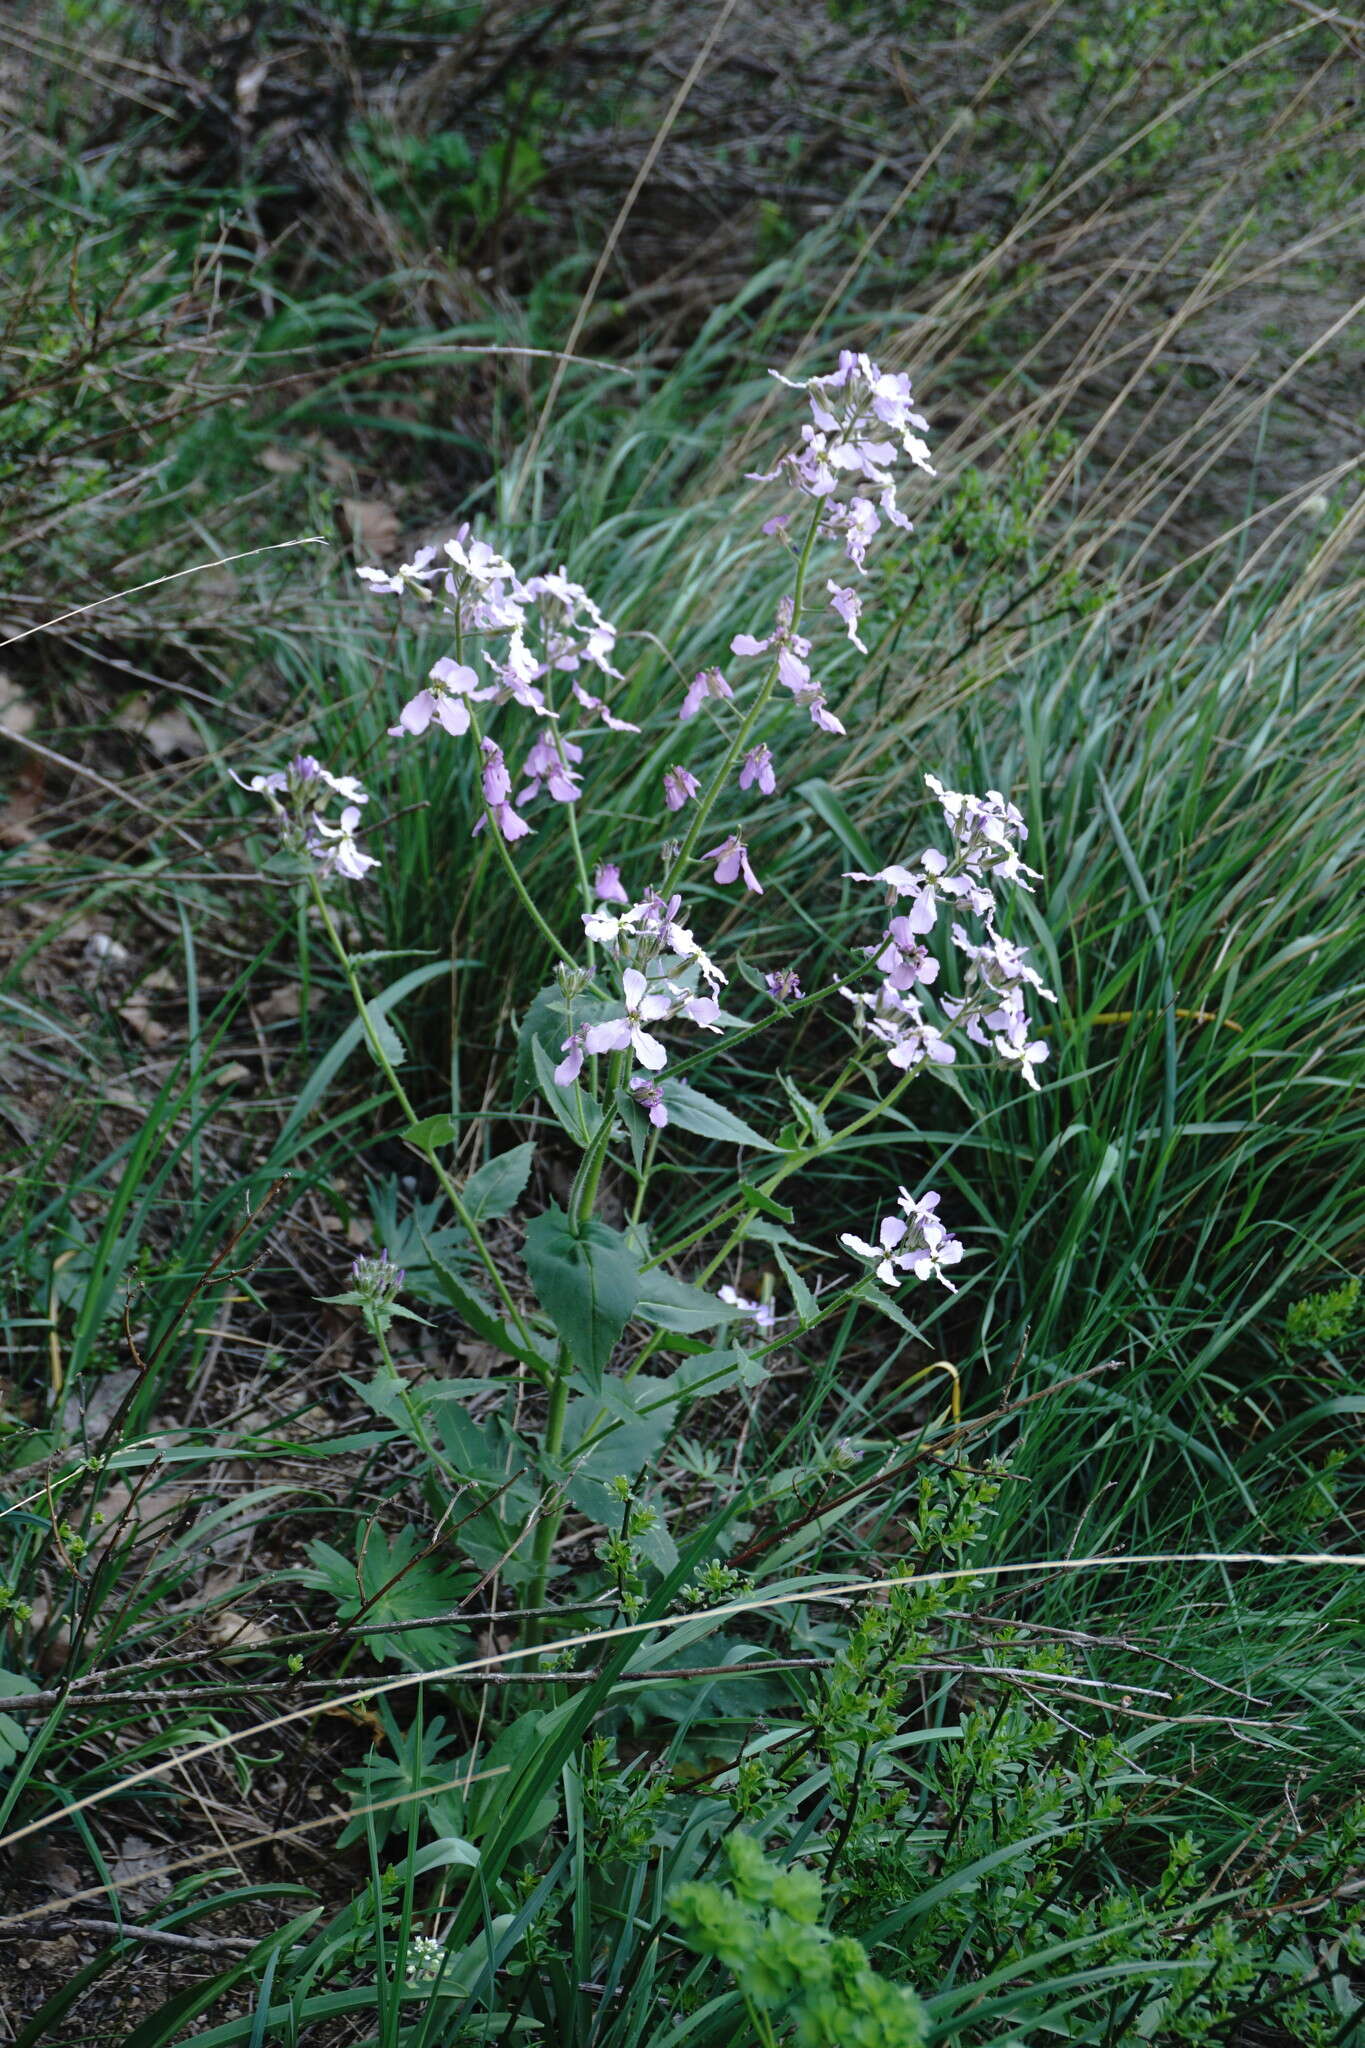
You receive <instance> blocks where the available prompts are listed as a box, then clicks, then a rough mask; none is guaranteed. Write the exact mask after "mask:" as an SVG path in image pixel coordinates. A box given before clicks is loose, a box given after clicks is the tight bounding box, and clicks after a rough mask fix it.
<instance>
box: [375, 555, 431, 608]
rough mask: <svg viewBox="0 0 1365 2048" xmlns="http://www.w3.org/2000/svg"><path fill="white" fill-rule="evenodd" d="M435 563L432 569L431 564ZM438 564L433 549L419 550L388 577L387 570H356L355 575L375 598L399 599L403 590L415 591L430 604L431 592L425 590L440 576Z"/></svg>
mask: <svg viewBox="0 0 1365 2048" xmlns="http://www.w3.org/2000/svg"><path fill="white" fill-rule="evenodd" d="M433 563H436V566H435V567H434V568H433V567H432V564H433ZM440 573H441V568H440V564H439V563H437V562H436V550H435V548H419V549H418V550H417V553H416V554H415V555H414V556H413V558H412V560H411V561H410V562H404V564H403V566H402V568H401V569H395V570H394V572H393V574H392V575H390V574H389V572H388V570H387V569H357V570H356V575H357V576H359V577H360V579H361V581H362V582H363V583H368V584H369V586H370V589H371V590H372V591H373V592H374V594H375V596H376V597H401V596H402V595H403V592H404V591H405V590H414V591H416V593H417V595H418V596H419V597H424V598H425V599H426V600H427V602H428V604H429V603H430V602H431V592H430V591H429V590H428V589H427V588H426V586H427V584H428V583H432V582H434V581H435V579H436V578H437V577H438V576H439V575H440Z"/></svg>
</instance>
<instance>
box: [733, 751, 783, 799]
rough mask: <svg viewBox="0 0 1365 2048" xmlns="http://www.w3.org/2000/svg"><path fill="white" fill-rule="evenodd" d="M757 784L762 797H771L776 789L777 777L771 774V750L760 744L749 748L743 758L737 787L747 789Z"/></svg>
mask: <svg viewBox="0 0 1365 2048" xmlns="http://www.w3.org/2000/svg"><path fill="white" fill-rule="evenodd" d="M755 782H756V783H757V784H758V786H759V788H760V789H761V790H762V792H763V794H764V796H772V794H773V793H774V791H775V790H776V788H777V777H776V776H775V775H774V774H773V757H772V749H771V748H770V747H765V746H763V745H762V744H761V743H760V745H758V746H756V747H750V749H749V751H748V753H747V754H746V755H745V756H744V765H743V767H742V768H741V769H740V771H739V786H740V788H741V789H748V788H749V786H750V785H751V784H752V783H755Z"/></svg>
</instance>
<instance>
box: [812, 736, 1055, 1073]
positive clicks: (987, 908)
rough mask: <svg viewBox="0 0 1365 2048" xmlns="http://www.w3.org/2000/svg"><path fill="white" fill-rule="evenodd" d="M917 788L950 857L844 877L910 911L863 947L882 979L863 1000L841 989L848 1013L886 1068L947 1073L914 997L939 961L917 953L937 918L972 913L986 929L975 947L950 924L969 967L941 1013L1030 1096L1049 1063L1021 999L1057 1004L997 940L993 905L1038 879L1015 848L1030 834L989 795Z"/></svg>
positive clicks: (942, 1050) (946, 1052)
mask: <svg viewBox="0 0 1365 2048" xmlns="http://www.w3.org/2000/svg"><path fill="white" fill-rule="evenodd" d="M924 779H925V782H926V783H927V784H928V786H929V788H930V789H931V790H932V791H933V794H934V795H935V796H936V797H937V799H938V802H939V805H940V807H941V809H942V811H943V815H944V817H945V819H946V820H947V823H948V826H949V829H950V831H951V833H952V839H953V845H952V851H951V852H950V853H944V852H942V850H941V849H940V848H938V847H934V846H931V847H927V848H926V849H925V851H924V852H923V853H922V854H921V855H920V858H919V862H918V864H917V865H916V866H915V867H910V868H907V867H900V866H894V867H887V868H879V869H878V870H877V872H876V873H875V874H871V875H868V874H864V873H862V871H861V870H860V869H852V870H850V871H849V879H850V880H852V881H855V882H882V883H884V884H885V886H886V887H887V889H888V890H889V891H890V892H891V895H892V898H893V900H894V901H898V902H900V903H904V904H906V905H907V906H908V907H907V908H906V909H904V910H902V911H900V912H899V913H898V914H897V915H896V916H895V917H893V918H892V919H891V920H890V922H889V924H888V925H887V927H886V929H885V931H884V932H883V934H882V938H881V942H880V944H878V945H875V946H867V947H864V949H863V950H864V952H865V953H866V955H867V958H868V960H869V961H870V962H871V964H872V966H873V967H874V968H875V969H876V971H877V973H878V974H879V975H880V976H881V980H880V982H879V984H878V986H877V987H876V988H875V989H873V990H871V991H868V990H855V989H849V988H846V989H844V990H843V991H842V993H843V994H844V995H845V996H846V997H847V998H848V1000H849V1001H850V1002H851V1003H852V1004H853V1006H854V1009H855V1011H856V1012H857V1015H858V1019H859V1022H860V1023H861V1025H862V1027H863V1028H864V1029H865V1030H866V1031H868V1032H869V1033H870V1034H871V1036H873V1037H874V1038H878V1039H880V1040H881V1041H882V1042H883V1044H885V1045H886V1047H887V1048H888V1050H887V1058H888V1059H889V1060H890V1061H891V1063H892V1065H893V1066H897V1067H900V1068H901V1069H902V1071H905V1072H913V1071H915V1069H917V1068H918V1067H920V1066H923V1065H924V1064H926V1063H929V1064H933V1065H937V1066H946V1065H949V1064H950V1063H951V1062H952V1061H953V1060H954V1059H955V1058H956V1057H957V1054H956V1049H955V1047H953V1046H952V1045H950V1044H949V1043H948V1041H947V1039H946V1038H945V1037H944V1035H943V1032H942V1031H941V1030H940V1029H939V1027H938V1026H937V1025H936V1024H934V1023H933V1022H932V1021H931V1020H930V1019H929V1017H928V1016H927V1015H926V1014H925V1010H924V1005H923V1003H922V1001H921V1000H920V998H919V996H918V995H917V994H916V993H915V990H916V989H917V988H920V987H928V986H929V985H930V984H931V983H933V982H935V981H936V980H937V979H938V975H939V961H938V959H937V958H936V957H935V955H934V954H932V953H931V952H930V951H929V949H928V947H927V946H926V945H925V944H924V940H925V938H926V937H927V936H928V934H929V933H930V932H932V931H933V930H934V927H935V925H936V923H937V921H938V915H939V911H940V909H941V908H943V907H944V906H945V905H951V906H952V907H953V909H955V910H967V911H971V912H972V913H973V914H974V915H975V916H977V917H979V918H981V919H982V920H983V921H984V923H985V926H986V937H985V941H984V943H982V944H978V943H977V942H976V941H974V940H973V939H972V938H971V937H970V936H969V934H968V933H967V931H966V929H965V927H964V926H963V925H962V924H960V923H957V922H954V923H953V924H952V925H951V927H950V931H949V936H950V938H951V940H952V943H953V945H954V946H955V947H956V948H957V950H958V952H959V953H961V954H962V955H963V956H964V958H965V960H966V962H967V974H966V982H965V991H964V993H963V994H962V995H961V996H944V997H942V998H941V999H940V1003H939V1007H940V1009H941V1010H942V1012H943V1015H944V1016H945V1017H946V1018H947V1019H948V1020H949V1022H950V1023H952V1024H954V1025H956V1026H957V1028H958V1029H959V1030H960V1031H962V1032H963V1033H964V1034H965V1036H966V1037H967V1038H968V1039H970V1040H971V1042H972V1043H973V1044H974V1045H979V1046H982V1047H984V1048H986V1049H987V1050H988V1051H990V1052H993V1053H994V1054H995V1056H996V1058H997V1059H998V1060H1000V1061H1001V1062H1002V1063H1003V1064H1005V1065H1007V1066H1014V1067H1017V1068H1018V1070H1019V1072H1020V1073H1022V1075H1023V1077H1024V1079H1025V1080H1026V1081H1027V1082H1028V1084H1029V1086H1030V1087H1033V1088H1036V1087H1037V1086H1038V1078H1037V1075H1036V1073H1035V1071H1034V1069H1035V1068H1036V1067H1037V1066H1038V1065H1039V1064H1040V1062H1041V1061H1043V1060H1044V1059H1046V1057H1047V1046H1046V1044H1045V1043H1044V1042H1043V1040H1042V1039H1039V1038H1035V1037H1034V1036H1033V1026H1032V1022H1031V1019H1030V1017H1029V1011H1028V993H1027V992H1028V991H1029V990H1032V991H1033V992H1034V993H1035V994H1037V995H1040V996H1043V997H1045V998H1046V999H1047V1000H1048V1001H1049V1002H1055V1001H1056V997H1055V996H1054V994H1053V992H1052V990H1051V989H1050V988H1046V987H1045V986H1044V984H1043V980H1042V977H1041V975H1039V974H1038V972H1037V971H1036V969H1034V968H1033V967H1031V966H1030V965H1029V964H1028V960H1027V958H1026V956H1025V953H1024V950H1023V948H1022V947H1020V946H1016V945H1014V944H1013V943H1012V942H1011V941H1010V940H1008V939H1005V938H1002V937H1001V935H1000V933H999V932H998V931H997V929H996V909H997V906H996V898H995V894H994V890H993V887H992V884H993V883H997V884H998V883H1003V882H1009V883H1013V884H1014V885H1015V886H1016V887H1018V888H1021V889H1028V888H1029V881H1028V877H1029V876H1030V875H1034V874H1036V870H1035V869H1033V868H1030V867H1026V866H1025V864H1024V862H1023V861H1022V860H1021V859H1020V857H1019V845H1020V843H1021V842H1022V841H1023V840H1024V839H1026V838H1027V837H1028V829H1027V827H1026V826H1025V824H1024V820H1023V818H1022V816H1021V815H1020V813H1019V811H1018V810H1017V809H1016V808H1015V806H1014V805H1013V804H1012V803H1009V802H1008V801H1007V800H1006V798H1005V797H1003V796H1002V795H1001V794H1000V791H999V790H998V789H992V790H988V791H987V793H986V795H985V796H984V797H978V796H964V795H961V794H960V793H959V792H958V791H957V790H954V789H945V788H944V786H943V784H942V783H941V782H940V781H939V780H938V778H937V776H934V775H926V776H925V778H924Z"/></svg>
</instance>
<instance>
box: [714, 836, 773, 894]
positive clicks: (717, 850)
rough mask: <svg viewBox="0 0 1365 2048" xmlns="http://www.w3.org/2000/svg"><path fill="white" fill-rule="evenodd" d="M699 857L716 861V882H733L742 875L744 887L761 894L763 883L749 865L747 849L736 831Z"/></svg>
mask: <svg viewBox="0 0 1365 2048" xmlns="http://www.w3.org/2000/svg"><path fill="white" fill-rule="evenodd" d="M701 857H702V859H703V860H713V861H714V862H715V863H716V880H717V881H718V882H735V881H738V879H739V877H740V876H741V875H743V877H744V886H745V888H746V889H749V890H751V891H752V892H753V894H754V895H755V896H761V895H762V894H763V884H762V883H761V882H760V881H759V879H758V876H757V875H756V874H755V873H754V871H753V869H752V868H751V867H750V865H749V849H748V847H747V846H746V845H745V844H744V841H743V840H742V839H741V838H740V836H739V834H738V833H737V832H732V833H731V834H730V836H729V838H728V839H724V840H722V841H721V843H720V845H719V846H713V847H712V848H711V851H710V852H709V853H704V854H703V855H702V856H701Z"/></svg>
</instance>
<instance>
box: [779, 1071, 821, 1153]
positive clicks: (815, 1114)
mask: <svg viewBox="0 0 1365 2048" xmlns="http://www.w3.org/2000/svg"><path fill="white" fill-rule="evenodd" d="M777 1078H778V1080H779V1081H780V1082H781V1083H782V1086H783V1088H784V1090H785V1091H786V1096H787V1100H788V1102H790V1104H791V1106H792V1108H793V1109H794V1110H795V1111H796V1114H797V1116H798V1118H799V1119H800V1121H801V1123H802V1125H803V1126H804V1128H805V1130H806V1131H808V1132H809V1134H810V1136H811V1137H812V1138H814V1140H815V1142H816V1143H817V1144H818V1145H828V1143H829V1142H830V1128H829V1125H828V1124H827V1123H826V1122H825V1119H824V1116H823V1115H822V1114H821V1112H820V1111H819V1110H818V1109H817V1108H816V1106H815V1104H814V1103H813V1102H812V1101H811V1100H810V1099H809V1097H808V1096H805V1095H803V1094H802V1093H801V1090H800V1089H799V1088H798V1087H797V1085H796V1083H795V1082H794V1081H791V1080H789V1079H788V1078H787V1076H786V1075H785V1074H779V1075H778V1077H777Z"/></svg>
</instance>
